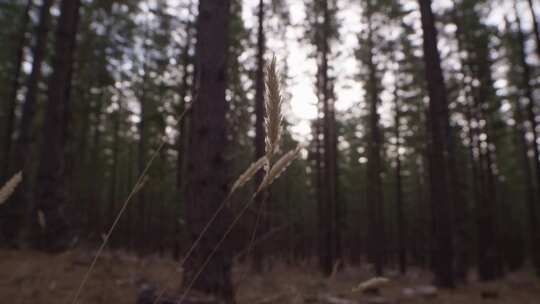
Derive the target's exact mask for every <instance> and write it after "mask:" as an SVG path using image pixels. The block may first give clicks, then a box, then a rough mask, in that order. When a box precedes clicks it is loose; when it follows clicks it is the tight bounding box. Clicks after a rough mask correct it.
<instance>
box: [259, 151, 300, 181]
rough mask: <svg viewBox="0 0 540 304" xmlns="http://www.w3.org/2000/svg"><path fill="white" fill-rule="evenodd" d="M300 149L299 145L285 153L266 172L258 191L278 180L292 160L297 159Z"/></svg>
mask: <svg viewBox="0 0 540 304" xmlns="http://www.w3.org/2000/svg"><path fill="white" fill-rule="evenodd" d="M300 150H301V147H300V146H298V147H296V149H294V150H291V151H289V152H287V153H285V155H283V156H282V157H281V158H280V159H279V160H278V161H277V162H276V163H275V164H274V165H273V166H272V168H271V169H270V170H269V171H268V172H267V173H266V175H265V176H264V179H263V181H262V182H261V185H260V186H259V189H257V192H261V191H262V190H264V189H265V188H268V187H269V186H270V185H271V184H272V183H273V182H274V180H276V178H278V177H279V176H280V175H281V173H283V172H284V171H285V170H286V169H287V167H289V165H290V164H291V163H292V161H293V160H295V159H296V157H297V156H298V153H299V152H300Z"/></svg>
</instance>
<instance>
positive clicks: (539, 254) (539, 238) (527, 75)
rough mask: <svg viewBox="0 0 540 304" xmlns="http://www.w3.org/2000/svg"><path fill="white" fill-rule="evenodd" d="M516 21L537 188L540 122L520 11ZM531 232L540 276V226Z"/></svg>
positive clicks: (538, 180) (523, 93)
mask: <svg viewBox="0 0 540 304" xmlns="http://www.w3.org/2000/svg"><path fill="white" fill-rule="evenodd" d="M516 18H517V20H516V23H517V26H518V33H517V36H518V37H517V38H518V43H519V46H518V49H519V60H520V63H521V71H522V83H523V84H522V87H523V92H522V95H523V96H525V97H526V99H527V101H528V102H527V107H526V109H525V110H526V115H527V119H528V120H529V123H530V124H531V131H532V134H533V142H532V148H533V152H534V160H533V163H534V167H535V172H536V183H537V184H536V188H537V189H540V151H539V149H538V143H537V140H538V132H537V130H538V129H537V127H538V123H537V122H536V115H535V113H534V95H533V89H532V86H531V70H530V67H529V64H528V63H527V55H526V53H525V35H524V34H523V31H522V29H521V21H520V18H519V13H518V12H517V11H516ZM535 204H536V206H531V207H533V208H532V212H533V213H532V214H531V216H536V215H537V213H536V212H538V208H537V207H538V201H536V202H535ZM531 225H534V226H536V225H537V223H536V220H535V219H532V221H531ZM531 229H534V230H531V232H533V233H534V234H533V235H532V248H531V249H532V251H533V257H532V260H533V264H534V265H535V269H536V273H537V275H539V276H540V234H539V233H538V227H531Z"/></svg>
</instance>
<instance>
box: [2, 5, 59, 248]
mask: <svg viewBox="0 0 540 304" xmlns="http://www.w3.org/2000/svg"><path fill="white" fill-rule="evenodd" d="M53 2H54V1H53V0H45V1H43V3H42V5H41V8H40V13H39V24H38V28H37V33H36V43H35V45H34V47H33V49H32V58H33V59H32V71H31V72H30V76H29V77H28V81H27V87H26V95H25V98H24V102H23V104H22V114H21V119H20V121H19V125H18V127H17V129H18V133H19V136H18V137H17V140H16V142H15V149H14V153H13V157H14V162H13V163H14V165H13V166H12V168H11V171H12V172H18V171H20V170H22V171H23V175H25V176H27V174H28V172H29V170H28V168H26V166H27V164H28V161H29V159H28V157H29V155H30V151H31V144H32V138H31V135H32V134H31V133H32V126H33V122H34V116H35V112H36V96H37V91H38V84H39V81H40V79H41V66H42V63H43V59H44V57H45V53H46V49H47V48H46V46H47V35H48V33H49V28H50V24H49V23H50V8H51V5H52V3H53ZM6 170H7V168H6ZM10 175H11V174H10ZM31 193H32V192H31V191H30V189H28V180H27V179H26V178H24V179H23V181H22V184H21V185H20V186H19V187H18V188H17V189H15V194H14V197H15V199H14V201H16V203H15V204H11V205H10V206H7V207H5V208H9V209H11V211H10V212H8V216H7V217H8V220H9V223H7V226H3V227H2V231H9V232H10V235H9V240H6V241H7V242H9V243H14V242H16V241H17V238H18V236H19V234H20V232H21V229H22V228H23V226H24V225H23V221H24V215H25V213H26V209H27V208H28V203H29V201H30V199H31Z"/></svg>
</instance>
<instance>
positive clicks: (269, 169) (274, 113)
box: [0, 57, 301, 304]
mask: <svg viewBox="0 0 540 304" xmlns="http://www.w3.org/2000/svg"><path fill="white" fill-rule="evenodd" d="M265 84H266V94H265V109H266V117H265V131H266V138H265V142H266V145H265V150H266V151H265V152H266V153H265V155H264V156H263V157H262V158H261V159H259V160H257V161H256V162H254V163H253V164H251V165H250V166H249V167H248V168H247V169H246V171H245V172H244V173H243V174H241V175H240V176H239V177H238V179H237V180H236V181H235V182H234V183H233V186H232V187H231V190H230V191H229V193H228V195H227V197H226V198H225V199H224V201H223V202H222V203H221V204H220V206H219V207H218V208H217V210H216V211H215V212H214V214H213V215H212V216H211V217H210V220H209V221H208V222H207V224H206V225H205V227H204V228H203V229H202V230H201V232H200V233H199V236H198V238H197V239H196V240H195V241H194V242H193V244H192V245H191V247H190V248H189V250H188V251H187V252H186V255H185V256H184V257H183V259H182V260H181V261H180V263H179V266H180V267H183V265H184V264H185V262H186V261H187V260H188V259H189V257H190V256H191V254H192V253H193V251H194V250H195V248H196V247H197V246H198V244H199V243H200V241H201V239H202V238H203V236H204V235H205V234H206V232H207V231H208V229H209V228H210V226H211V225H212V224H213V222H214V221H215V219H216V218H217V217H218V215H219V214H220V213H221V211H222V210H223V209H224V207H225V206H226V205H227V202H228V201H229V200H230V198H231V197H232V195H233V194H234V193H235V192H236V191H237V190H238V189H240V188H242V187H243V186H244V185H246V184H247V183H248V182H249V181H250V180H251V179H253V177H254V176H255V174H256V173H257V172H259V170H261V169H264V170H265V175H264V178H263V180H262V182H261V183H260V185H258V187H257V190H256V191H255V193H253V195H252V196H251V198H250V200H249V201H248V202H247V203H246V204H244V207H243V209H241V210H240V211H239V213H238V214H237V216H236V217H235V218H234V220H233V221H232V223H231V225H230V226H229V227H228V229H227V230H226V231H225V232H224V234H223V236H222V238H221V239H220V240H219V241H218V243H217V244H216V246H215V247H214V250H213V251H212V252H211V253H210V255H209V256H208V257H207V259H206V260H205V261H204V263H203V265H202V266H201V267H200V268H199V270H198V271H197V273H196V275H195V277H194V278H193V280H192V281H191V282H190V283H189V284H188V285H187V287H186V290H185V292H184V294H183V295H182V297H181V299H180V300H179V302H180V303H181V302H182V300H183V299H184V298H185V297H186V295H187V294H188V293H189V291H190V289H191V287H192V286H193V284H194V282H195V281H196V280H197V278H198V277H199V276H200V274H201V273H202V271H203V269H204V268H205V267H206V265H207V264H208V263H209V262H210V260H211V259H212V257H213V255H214V254H215V252H216V251H217V249H218V248H219V247H220V246H221V244H222V243H223V241H225V239H226V238H227V236H228V235H229V234H230V232H231V231H232V229H233V228H234V226H235V225H236V224H237V223H238V221H239V220H240V218H241V217H242V215H243V214H244V213H245V212H246V211H247V210H248V208H249V206H250V205H251V203H252V202H253V200H254V198H255V197H256V196H257V195H258V194H259V193H261V192H262V191H264V190H266V189H267V188H268V187H270V185H271V184H272V183H273V182H274V181H275V180H276V179H277V178H278V177H279V176H280V175H281V174H282V173H283V172H284V171H285V170H286V169H287V167H288V166H289V165H290V164H291V163H292V161H293V160H294V159H295V158H296V157H297V156H298V154H299V152H300V150H301V147H300V146H298V147H297V148H296V149H293V150H291V151H288V152H287V153H284V154H282V155H281V156H280V155H279V152H280V149H279V144H280V139H281V128H282V126H281V122H282V120H283V113H282V103H283V98H282V96H281V89H280V81H279V76H278V71H277V67H276V58H275V57H273V58H272V61H271V62H270V63H269V64H268V65H267V67H266V81H265ZM188 110H189V108H188V109H186V110H185V111H184V113H182V115H181V116H180V118H179V122H180V121H182V119H183V118H184V116H185V115H186V113H187V111H188ZM164 144H165V140H163V141H162V143H161V145H160V146H159V147H158V149H157V150H156V151H155V152H154V154H153V155H152V157H151V159H150V161H149V162H148V164H147V165H146V167H145V169H144V170H143V172H142V174H141V176H140V177H139V179H138V180H137V182H136V183H135V186H134V187H133V189H132V191H131V193H130V194H129V195H128V197H127V198H126V200H125V201H124V203H123V204H122V208H120V211H119V212H118V214H117V216H116V218H115V220H114V222H113V224H112V225H111V228H110V229H109V231H108V232H107V234H106V235H104V237H103V242H102V244H101V246H100V247H99V249H98V251H97V253H96V255H95V256H94V259H93V260H92V263H91V264H90V267H89V269H88V270H87V272H86V273H85V275H84V277H83V279H82V281H81V283H80V285H79V287H78V289H77V291H76V292H75V295H74V297H73V300H72V303H73V304H75V303H77V301H78V299H79V296H80V294H81V292H82V290H83V288H84V286H85V285H86V282H87V281H88V279H89V277H90V275H91V273H92V271H93V269H94V267H95V265H96V263H97V260H98V259H99V257H100V256H101V254H102V252H103V250H104V249H105V247H106V245H107V243H108V240H109V239H110V236H111V234H112V233H113V232H114V230H115V228H116V226H117V224H118V222H119V220H120V218H121V217H122V215H123V214H124V212H125V210H126V208H127V206H128V205H129V203H130V201H131V198H132V197H133V196H134V195H135V194H136V193H137V192H138V191H139V190H140V189H141V188H142V187H143V185H144V183H145V181H146V172H147V171H148V169H149V167H150V166H151V164H152V163H153V161H154V159H155V157H156V156H157V155H158V154H159V152H160V151H161V149H162V148H163V146H164ZM276 158H277V160H276V161H274V159H276ZM16 184H18V182H16V183H15V182H13V183H12V181H11V180H10V181H9V182H8V183H7V184H6V186H5V187H4V188H8V190H9V188H14V187H15V186H16ZM4 188H2V191H1V192H0V194H2V195H0V198H3V195H4ZM11 191H12V190H11ZM11 191H10V193H9V194H8V196H9V195H10V194H11ZM7 192H8V191H7V190H6V193H7ZM0 202H2V201H1V200H0ZM166 290H167V288H163V289H162V290H161V291H160V292H159V294H158V296H157V298H156V299H155V301H154V303H157V302H158V301H159V300H160V299H161V297H162V296H163V295H164V294H165V292H166Z"/></svg>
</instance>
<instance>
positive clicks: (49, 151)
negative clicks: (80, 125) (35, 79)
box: [33, 0, 80, 251]
mask: <svg viewBox="0 0 540 304" xmlns="http://www.w3.org/2000/svg"><path fill="white" fill-rule="evenodd" d="M79 6H80V1H79V0H63V1H62V2H61V4H60V17H59V19H58V25H57V31H56V39H55V41H56V42H55V48H54V49H55V55H54V60H53V74H52V75H51V78H50V82H49V91H48V96H47V104H46V112H45V122H44V126H43V134H42V138H43V142H42V147H41V154H40V162H39V167H38V175H37V181H36V183H37V184H36V192H35V196H34V197H35V211H36V212H35V213H34V214H33V220H34V221H35V222H40V223H41V224H40V225H37V226H39V227H37V229H38V231H39V235H38V239H37V240H36V245H37V247H38V248H40V249H45V250H50V251H58V250H63V249H65V248H66V247H67V246H68V244H69V242H70V241H71V240H70V234H71V226H70V223H69V221H70V215H69V213H68V211H67V209H68V207H69V206H68V205H69V202H68V197H67V189H66V187H65V185H66V180H65V173H66V172H65V152H66V139H67V132H68V128H67V124H68V114H69V106H70V105H69V96H70V88H71V78H72V66H73V58H74V56H73V55H74V52H75V46H76V36H77V25H78V19H79ZM40 218H41V219H42V220H41V221H38V219H40Z"/></svg>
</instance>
